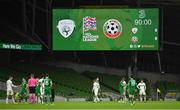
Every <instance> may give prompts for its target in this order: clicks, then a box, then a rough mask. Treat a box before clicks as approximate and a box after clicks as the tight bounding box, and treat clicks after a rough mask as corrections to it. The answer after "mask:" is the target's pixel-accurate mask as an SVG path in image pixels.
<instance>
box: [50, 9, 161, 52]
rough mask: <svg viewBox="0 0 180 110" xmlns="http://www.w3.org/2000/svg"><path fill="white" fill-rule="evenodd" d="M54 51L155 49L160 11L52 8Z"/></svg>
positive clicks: (157, 45)
mask: <svg viewBox="0 0 180 110" xmlns="http://www.w3.org/2000/svg"><path fill="white" fill-rule="evenodd" d="M52 12H53V14H52V48H53V50H60V51H63V50H80V51H86V50H116V51H118V50H119V51H121V50H158V49H159V42H158V41H159V9H158V8H141V9H139V8H138V9H129V8H126V9H53V11H52Z"/></svg>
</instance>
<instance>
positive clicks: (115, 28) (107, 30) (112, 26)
mask: <svg viewBox="0 0 180 110" xmlns="http://www.w3.org/2000/svg"><path fill="white" fill-rule="evenodd" d="M103 32H104V34H105V35H106V36H107V37H108V38H111V39H114V38H117V37H118V36H120V35H121V34H122V25H121V23H120V22H119V21H118V20H116V19H109V20H107V21H106V22H105V23H104V26H103Z"/></svg>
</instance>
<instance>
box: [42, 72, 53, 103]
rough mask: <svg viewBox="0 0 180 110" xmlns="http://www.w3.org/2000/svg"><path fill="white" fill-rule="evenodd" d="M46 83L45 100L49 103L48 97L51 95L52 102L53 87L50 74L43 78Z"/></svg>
mask: <svg viewBox="0 0 180 110" xmlns="http://www.w3.org/2000/svg"><path fill="white" fill-rule="evenodd" d="M43 83H44V101H45V103H46V104H47V98H48V97H49V100H50V102H51V103H52V95H51V88H52V80H51V79H50V78H49V75H46V77H45V78H44V80H43Z"/></svg>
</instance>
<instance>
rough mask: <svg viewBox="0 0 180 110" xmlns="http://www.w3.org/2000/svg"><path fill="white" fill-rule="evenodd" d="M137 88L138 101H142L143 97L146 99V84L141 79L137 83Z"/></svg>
mask: <svg viewBox="0 0 180 110" xmlns="http://www.w3.org/2000/svg"><path fill="white" fill-rule="evenodd" d="M137 88H138V89H139V96H140V101H141V102H142V101H143V99H144V101H146V84H145V83H144V81H143V80H141V82H140V83H139V84H138V85H137Z"/></svg>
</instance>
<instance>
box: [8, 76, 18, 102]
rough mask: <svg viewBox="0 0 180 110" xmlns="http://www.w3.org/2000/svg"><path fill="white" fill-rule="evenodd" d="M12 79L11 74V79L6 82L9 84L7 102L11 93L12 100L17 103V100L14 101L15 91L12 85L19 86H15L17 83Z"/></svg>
mask: <svg viewBox="0 0 180 110" xmlns="http://www.w3.org/2000/svg"><path fill="white" fill-rule="evenodd" d="M12 79H13V77H12V76H10V77H9V79H8V80H7V82H6V86H7V97H6V104H8V98H9V96H10V95H11V96H12V101H13V103H15V101H14V96H13V95H14V92H13V89H12V87H17V86H15V85H14V84H13V83H12Z"/></svg>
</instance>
